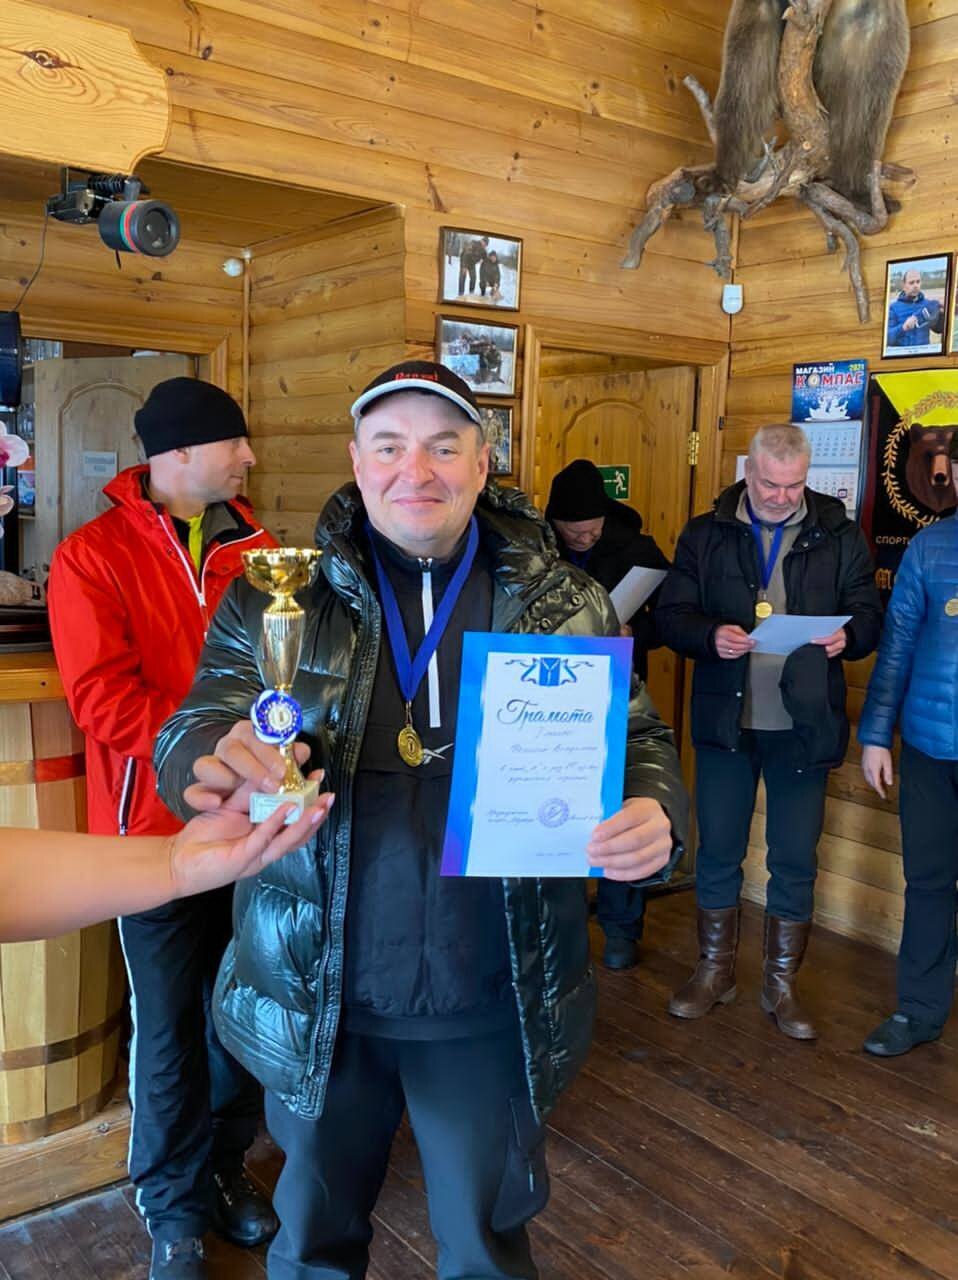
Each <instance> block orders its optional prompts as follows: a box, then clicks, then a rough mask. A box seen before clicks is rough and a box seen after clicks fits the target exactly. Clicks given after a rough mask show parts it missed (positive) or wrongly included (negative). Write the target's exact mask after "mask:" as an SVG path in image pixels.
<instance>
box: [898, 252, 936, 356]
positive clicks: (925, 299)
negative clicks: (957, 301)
mask: <svg viewBox="0 0 958 1280" xmlns="http://www.w3.org/2000/svg"><path fill="white" fill-rule="evenodd" d="M950 280H951V254H950V253H938V254H934V255H930V256H929V257H926V258H900V259H897V260H896V261H893V262H889V263H888V265H887V267H886V269H885V333H884V342H883V344H882V356H883V357H884V358H885V359H894V358H908V357H915V356H924V357H927V356H940V355H943V354H944V351H945V329H946V327H947V318H948V304H949V285H950Z"/></svg>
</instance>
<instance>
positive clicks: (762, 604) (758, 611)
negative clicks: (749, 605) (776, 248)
mask: <svg viewBox="0 0 958 1280" xmlns="http://www.w3.org/2000/svg"><path fill="white" fill-rule="evenodd" d="M774 612H775V610H774V609H773V608H772V606H771V605H770V604H769V602H768V601H767V600H759V602H758V604H757V605H756V606H755V616H756V618H770V617H771V616H772V614H773V613H774Z"/></svg>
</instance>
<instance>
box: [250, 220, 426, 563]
mask: <svg viewBox="0 0 958 1280" xmlns="http://www.w3.org/2000/svg"><path fill="white" fill-rule="evenodd" d="M250 283H251V302H250V320H251V326H250V432H251V434H252V437H253V445H254V448H255V450H256V454H257V466H256V469H255V470H254V471H253V473H252V476H251V480H250V497H251V498H252V499H253V502H254V503H255V504H256V507H257V510H258V512H259V515H260V517H261V518H262V520H263V521H264V522H265V523H266V525H267V526H268V527H269V528H270V529H271V530H272V531H273V532H274V533H275V534H276V536H277V537H278V538H280V539H281V540H282V541H283V542H285V543H287V544H289V545H296V544H299V545H303V546H312V545H313V528H314V525H315V523H316V516H317V514H318V513H319V511H320V509H321V507H322V505H323V503H324V502H325V500H326V498H327V497H328V496H329V495H330V493H332V492H333V491H334V490H335V489H337V488H338V487H339V486H340V485H341V484H343V483H344V482H345V481H346V480H348V479H351V478H352V470H351V468H350V464H349V455H348V452H347V444H348V441H349V440H350V438H351V436H352V422H351V420H350V417H349V406H350V404H351V403H352V401H353V399H354V398H355V397H356V395H358V393H359V392H360V391H361V390H362V388H363V387H364V386H365V384H366V383H367V382H368V381H369V380H370V378H372V377H373V376H374V375H375V374H376V373H378V372H379V370H380V369H385V368H387V367H388V366H389V365H390V364H394V363H395V362H396V361H397V360H402V359H403V356H404V353H405V343H404V338H403V326H404V315H405V303H404V298H403V287H404V286H403V220H402V215H401V213H400V211H399V210H398V209H396V208H393V207H389V208H386V209H381V210H375V211H373V212H371V213H363V214H359V215H357V216H355V217H351V218H346V219H344V220H342V221H341V222H338V223H336V224H335V225H334V226H332V227H330V228H328V229H327V230H326V231H324V232H322V233H314V234H311V235H303V236H299V237H297V236H293V237H287V238H286V239H284V240H280V241H277V242H274V244H273V245H266V246H261V247H260V248H258V249H256V250H254V255H253V261H252V266H251V281H250Z"/></svg>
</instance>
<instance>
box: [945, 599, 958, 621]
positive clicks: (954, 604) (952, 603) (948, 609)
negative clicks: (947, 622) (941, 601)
mask: <svg viewBox="0 0 958 1280" xmlns="http://www.w3.org/2000/svg"><path fill="white" fill-rule="evenodd" d="M945 614H946V616H947V617H949V618H958V596H952V597H951V599H950V600H946V601H945Z"/></svg>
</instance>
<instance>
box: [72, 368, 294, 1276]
mask: <svg viewBox="0 0 958 1280" xmlns="http://www.w3.org/2000/svg"><path fill="white" fill-rule="evenodd" d="M135 423H136V431H137V434H138V435H139V437H140V439H141V441H142V443H143V448H144V452H145V454H146V457H147V464H146V465H145V466H138V467H130V468H129V469H128V470H126V471H123V472H121V473H120V474H119V475H118V476H117V477H116V478H115V479H114V480H112V481H111V482H110V484H109V485H107V487H106V489H105V490H104V492H105V493H106V496H107V497H108V498H109V499H110V501H111V502H112V503H113V506H112V508H111V509H110V510H109V511H106V512H104V514H103V515H100V516H97V518H96V519H95V520H91V521H90V522H89V523H88V524H85V525H84V526H83V527H82V528H80V529H78V530H77V531H76V532H75V533H72V534H71V535H70V536H69V537H68V538H67V539H66V540H65V541H64V542H63V543H62V544H61V545H60V546H59V547H58V548H57V551H56V554H55V555H54V557H53V564H52V566H51V570H50V583H49V606H50V621H51V628H52V631H53V640H54V646H55V649H56V656H57V663H58V666H59V668H60V674H61V676H62V678H63V684H64V688H65V689H66V695H67V700H68V702H69V704H70V709H71V711H72V712H73V715H74V718H75V719H76V722H77V724H78V725H79V726H80V728H81V729H82V730H83V732H84V734H85V735H86V751H87V780H88V788H89V829H90V831H91V832H94V833H96V834H103V835H117V834H119V835H166V834H169V833H172V832H175V831H177V830H179V828H180V825H181V824H180V823H179V822H178V821H177V819H176V818H174V816H173V814H172V813H170V811H169V809H167V808H166V806H165V805H164V804H163V802H162V801H161V800H160V798H159V796H158V795H157V794H156V780H155V777H154V774H153V767H152V764H151V756H152V753H153V739H154V738H155V736H156V733H157V731H158V730H159V728H160V726H161V725H162V724H163V722H164V721H165V720H166V719H167V718H168V717H169V716H170V715H172V713H173V712H174V711H175V710H176V709H177V707H178V706H179V705H180V703H181V702H182V700H183V698H184V697H185V696H186V694H187V692H188V691H189V689H190V686H191V684H192V681H193V674H194V671H195V668H196V663H197V659H198V657H199V653H200V648H201V646H202V644H203V639H204V636H205V634H206V629H207V627H208V625H209V621H210V618H211V617H212V615H213V613H214V611H215V609H216V606H217V604H218V603H219V600H220V597H221V596H222V594H223V592H224V591H225V589H226V587H227V586H228V585H229V583H230V582H231V581H232V580H233V579H234V578H235V577H236V576H237V575H238V574H239V573H241V572H242V560H241V553H242V552H243V551H246V550H249V549H250V548H253V547H261V546H274V545H275V542H274V540H273V538H272V537H271V536H270V535H269V534H268V533H267V532H266V531H265V530H264V529H263V528H262V527H261V526H260V525H259V524H258V523H257V522H256V519H255V517H254V514H253V510H252V507H251V506H250V505H249V503H248V502H247V501H246V499H245V498H242V497H240V496H239V494H240V490H241V489H242V487H243V483H244V480H245V478H246V474H247V472H248V471H249V468H250V467H252V465H253V463H254V462H255V458H254V456H253V451H252V449H251V448H250V446H249V439H248V434H247V427H246V421H245V419H244V417H243V412H242V410H241V409H240V407H239V405H238V404H237V403H236V402H235V400H233V399H232V398H231V397H230V396H228V395H227V394H226V392H225V391H222V390H220V388H219V387H215V386H213V385H212V384H210V383H207V382H201V381H199V380H198V379H194V378H171V379H169V380H168V381H166V382H161V383H159V384H158V385H157V386H156V387H154V388H153V390H152V392H151V393H150V395H149V397H148V398H147V400H146V403H145V404H144V405H143V407H142V408H141V409H140V410H139V411H138V412H137V414H136V417H135ZM231 901H232V891H231V889H222V890H217V891H215V892H213V893H208V894H203V895H201V896H199V897H197V898H192V899H187V900H183V901H176V902H171V903H169V904H167V905H166V906H165V907H160V908H158V909H156V910H153V911H145V912H142V913H140V914H137V915H130V916H125V917H124V918H123V919H122V920H121V921H120V938H121V941H122V944H123V951H124V955H125V957H126V963H127V970H128V973H129V978H130V993H131V1004H132V1014H133V1040H132V1043H131V1046H130V1100H131V1103H132V1107H133V1122H132V1128H131V1135H130V1151H129V1165H130V1177H131V1178H132V1180H133V1182H134V1184H135V1185H136V1188H137V1197H136V1198H137V1204H138V1206H139V1208H140V1211H141V1212H142V1213H143V1215H144V1217H145V1218H146V1221H147V1224H148V1226H149V1229H150V1234H151V1235H152V1237H153V1261H152V1267H151V1271H150V1277H151V1280H201V1278H202V1277H205V1276H206V1274H207V1272H206V1263H205V1260H204V1255H203V1245H202V1236H203V1233H204V1232H205V1231H206V1230H207V1228H208V1227H209V1226H210V1225H215V1226H216V1227H217V1229H218V1230H219V1231H220V1232H221V1234H223V1235H225V1236H226V1237H227V1238H228V1239H230V1240H232V1241H233V1242H234V1243H238V1244H243V1245H253V1244H258V1243H259V1242H260V1241H261V1240H265V1239H268V1238H269V1236H270V1235H272V1234H273V1232H274V1231H275V1229H276V1220H275V1218H274V1216H273V1213H272V1210H271V1209H270V1207H269V1205H268V1203H267V1202H266V1201H264V1200H263V1199H262V1198H261V1197H260V1196H259V1195H258V1193H257V1192H256V1191H255V1189H254V1188H253V1186H252V1184H251V1183H250V1182H249V1181H248V1179H247V1178H246V1175H245V1173H244V1166H243V1157H244V1153H245V1151H246V1149H247V1148H248V1147H249V1145H250V1144H251V1143H252V1141H253V1138H254V1136H255V1132H256V1126H257V1121H258V1116H259V1109H260V1099H259V1091H258V1087H257V1086H256V1085H255V1083H254V1081H253V1079H252V1077H251V1076H249V1075H247V1073H246V1072H245V1071H244V1070H243V1069H242V1068H241V1067H240V1066H239V1065H238V1063H236V1062H235V1061H234V1059H233V1058H231V1057H230V1056H229V1055H228V1054H227V1053H226V1051H225V1050H224V1049H223V1047H222V1046H221V1045H220V1043H219V1041H218V1039H217V1037H216V1033H215V1031H214V1030H213V1024H212V1021H211V1019H210V1016H209V1013H210V1009H209V1001H210V992H211V990H212V985H213V980H214V978H215V976H216V969H217V966H218V965H219V961H220V958H221V956H222V953H223V950H224V949H225V946H226V943H227V941H228V939H229V937H230V936H231V919H230V916H231Z"/></svg>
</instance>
